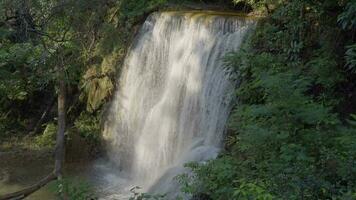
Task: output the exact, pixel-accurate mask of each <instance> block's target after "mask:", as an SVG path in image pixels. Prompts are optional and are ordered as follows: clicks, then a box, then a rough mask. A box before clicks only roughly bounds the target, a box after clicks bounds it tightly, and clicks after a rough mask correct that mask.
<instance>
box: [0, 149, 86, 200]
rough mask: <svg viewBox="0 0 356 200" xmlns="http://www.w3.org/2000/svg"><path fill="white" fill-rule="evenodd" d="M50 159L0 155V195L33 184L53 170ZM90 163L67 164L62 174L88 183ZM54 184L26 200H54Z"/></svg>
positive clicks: (45, 157)
mask: <svg viewBox="0 0 356 200" xmlns="http://www.w3.org/2000/svg"><path fill="white" fill-rule="evenodd" d="M51 160H52V159H51V157H48V156H44V157H36V156H33V155H23V154H21V155H20V154H18V155H16V154H14V155H4V154H3V155H1V154H0V194H8V193H11V192H16V191H19V190H21V189H24V188H26V187H28V186H31V185H33V184H35V183H36V182H37V181H39V180H41V179H42V178H44V177H45V176H46V175H48V174H49V173H50V172H51V171H52V170H53V164H52V161H51ZM90 166H91V163H89V162H77V163H67V164H66V165H65V169H64V173H65V175H66V177H67V178H70V179H71V180H75V181H77V180H78V181H79V180H80V181H84V182H86V181H89V174H90V173H89V171H90V170H89V169H90ZM55 190H56V187H55V184H54V183H50V184H48V185H46V186H45V187H43V188H41V189H40V190H38V191H37V192H35V193H33V194H32V195H30V196H29V197H27V198H26V199H27V200H42V199H45V200H55V199H57V198H56V196H55Z"/></svg>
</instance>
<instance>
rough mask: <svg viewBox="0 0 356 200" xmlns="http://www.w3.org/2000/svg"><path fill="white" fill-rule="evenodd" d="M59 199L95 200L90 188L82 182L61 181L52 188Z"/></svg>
mask: <svg viewBox="0 0 356 200" xmlns="http://www.w3.org/2000/svg"><path fill="white" fill-rule="evenodd" d="M53 189H54V191H55V193H56V194H57V196H58V197H59V199H70V200H89V199H90V200H94V199H97V198H96V196H95V194H94V193H93V189H92V188H91V186H90V185H89V184H88V183H86V182H83V181H73V180H69V179H62V180H59V181H56V183H55V188H53Z"/></svg>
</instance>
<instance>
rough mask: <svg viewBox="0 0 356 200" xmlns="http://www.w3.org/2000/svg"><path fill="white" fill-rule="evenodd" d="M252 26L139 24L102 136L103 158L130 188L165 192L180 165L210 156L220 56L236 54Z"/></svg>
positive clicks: (197, 16)
mask: <svg viewBox="0 0 356 200" xmlns="http://www.w3.org/2000/svg"><path fill="white" fill-rule="evenodd" d="M253 23H254V22H253V20H250V19H246V18H241V17H237V16H233V15H222V14H214V13H209V12H204V13H203V12H163V13H155V14H152V15H151V16H150V17H149V18H148V19H147V20H146V22H145V23H144V25H143V27H142V28H141V31H140V33H139V35H138V36H137V39H136V42H135V43H134V44H133V46H132V48H131V50H130V52H129V53H128V55H127V58H126V60H125V65H124V68H123V71H122V74H121V78H120V81H119V82H118V91H117V92H116V96H115V98H114V100H113V102H112V106H111V109H110V113H109V115H108V120H107V122H106V124H105V131H104V138H105V139H106V140H107V141H108V143H109V148H110V150H109V152H110V156H111V159H112V160H114V161H115V162H116V163H117V164H118V166H120V170H121V171H122V173H125V174H128V177H129V179H130V180H133V183H134V184H135V185H140V186H143V187H144V188H146V190H149V189H150V188H151V190H159V191H161V192H162V191H163V192H169V190H171V189H172V188H170V187H168V186H167V185H169V182H170V179H171V178H172V177H173V176H175V175H177V173H179V172H181V169H182V166H183V164H184V163H186V162H189V161H203V160H207V159H211V158H214V157H215V156H216V155H217V153H218V150H219V148H220V147H221V143H222V136H223V131H224V126H225V123H226V120H227V117H228V115H229V112H230V109H231V106H230V102H231V100H232V96H233V95H232V91H233V84H232V83H231V82H230V80H229V77H228V75H227V73H226V70H225V69H224V67H223V57H224V55H226V54H227V53H228V52H231V51H234V50H237V49H238V48H239V46H240V44H241V42H242V41H243V38H244V36H245V35H246V33H247V32H248V30H249V28H250V27H251V24H253ZM173 169H175V170H173Z"/></svg>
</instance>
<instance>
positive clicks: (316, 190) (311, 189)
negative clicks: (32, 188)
mask: <svg viewBox="0 0 356 200" xmlns="http://www.w3.org/2000/svg"><path fill="white" fill-rule="evenodd" d="M191 3H194V4H198V5H206V4H213V5H215V6H217V7H221V8H224V9H233V10H239V11H244V12H249V13H252V14H256V15H257V14H258V15H259V16H263V17H261V18H260V19H259V20H258V24H257V25H256V27H255V30H254V31H253V32H252V33H251V35H250V36H249V37H248V38H247V40H246V42H245V44H244V46H243V48H242V49H241V50H240V51H239V52H233V53H231V54H229V55H226V60H225V61H226V67H227V68H228V69H229V70H230V71H231V73H235V74H236V76H235V77H237V79H238V80H239V81H237V83H238V84H237V89H236V96H237V98H236V99H237V100H236V102H235V108H234V110H233V111H232V113H231V116H230V119H229V125H228V131H227V136H226V141H225V148H224V151H223V152H222V153H221V155H220V156H219V157H218V158H217V159H215V160H211V161H209V162H207V163H204V164H201V163H200V164H199V163H189V164H187V167H189V168H190V169H191V170H192V171H193V173H192V174H182V175H180V176H178V177H177V179H178V180H179V181H180V182H181V186H182V191H183V192H185V193H188V194H191V195H192V196H193V199H199V200H203V199H214V200H215V199H216V200H226V199H236V200H250V199H251V200H252V199H253V200H269V199H290V200H293V199H296V200H297V199H298V200H304V199H305V200H307V199H311V200H312V199H315V200H317V199H333V200H349V199H350V200H351V199H356V1H355V0H215V1H214V0H211V1H209V0H205V1H203V0H195V1H194V0H190V1H188V0H187V1H178V0H176V1H168V0H0V141H1V142H0V143H4V142H7V141H12V140H13V138H21V141H22V142H24V143H28V144H30V146H31V148H32V147H33V148H55V145H56V135H57V147H56V149H57V154H56V155H57V156H56V160H57V162H58V165H56V166H57V167H59V168H58V169H57V170H59V171H56V170H55V171H54V172H60V168H61V167H60V164H59V163H62V162H63V159H64V155H63V153H62V152H61V151H58V149H62V147H58V145H61V144H62V145H65V143H66V141H64V140H67V139H68V138H70V137H72V136H73V137H74V136H75V135H77V136H79V137H81V138H83V139H84V140H85V141H86V142H87V143H88V144H89V146H90V147H91V148H90V151H91V153H92V154H95V153H96V152H100V125H101V121H102V120H103V118H104V117H103V116H104V113H105V108H106V103H107V102H109V100H110V98H111V97H112V94H113V91H114V89H115V87H117V85H116V84H115V83H116V82H115V79H116V78H117V76H118V75H119V73H120V66H121V65H122V62H123V58H124V56H125V53H126V51H127V49H128V47H129V45H130V43H131V41H132V39H133V37H134V36H135V34H134V33H135V32H136V31H137V30H138V29H139V27H140V25H141V24H142V23H143V21H144V20H145V18H146V17H147V16H148V15H149V14H150V13H151V12H154V11H157V10H165V9H171V8H172V7H174V9H184V4H187V5H188V4H191ZM57 107H58V109H57ZM64 135H66V137H65V138H64ZM58 136H60V137H59V138H58ZM58 141H60V142H58ZM22 148H25V149H26V148H29V147H28V146H26V145H24V146H22ZM2 149H3V147H2V146H1V145H0V151H1V150H2ZM57 158H58V159H57ZM0 162H1V161H0ZM55 175H56V176H55V177H50V178H51V179H52V178H56V177H57V176H61V173H55ZM139 198H143V197H142V196H140V195H139V196H138V197H137V199H139ZM149 198H150V197H149Z"/></svg>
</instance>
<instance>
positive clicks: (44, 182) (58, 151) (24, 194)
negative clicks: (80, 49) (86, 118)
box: [0, 65, 67, 200]
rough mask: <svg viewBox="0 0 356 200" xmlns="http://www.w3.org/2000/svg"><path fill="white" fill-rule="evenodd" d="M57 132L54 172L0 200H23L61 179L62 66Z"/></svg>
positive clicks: (63, 93)
mask: <svg viewBox="0 0 356 200" xmlns="http://www.w3.org/2000/svg"><path fill="white" fill-rule="evenodd" d="M58 74H59V76H58V84H59V90H58V132H57V138H56V147H55V155H54V160H55V163H54V170H53V172H52V173H50V174H49V175H48V176H47V177H45V178H44V179H42V180H40V181H39V182H38V183H36V184H34V185H33V186H30V187H28V188H25V189H23V190H21V191H18V192H14V193H11V194H6V195H0V200H11V199H12V200H15V199H16V200H18V199H24V198H25V197H27V196H29V195H31V194H32V193H34V192H36V191H37V190H39V189H41V188H42V187H43V186H45V185H47V184H48V183H49V182H51V181H53V180H55V179H56V178H57V179H58V180H61V179H62V168H63V162H64V141H65V140H64V139H65V138H64V133H65V129H66V106H65V102H66V83H65V73H64V69H63V65H61V66H60V67H59V68H58ZM64 197H65V198H64V199H67V198H66V194H64Z"/></svg>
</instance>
